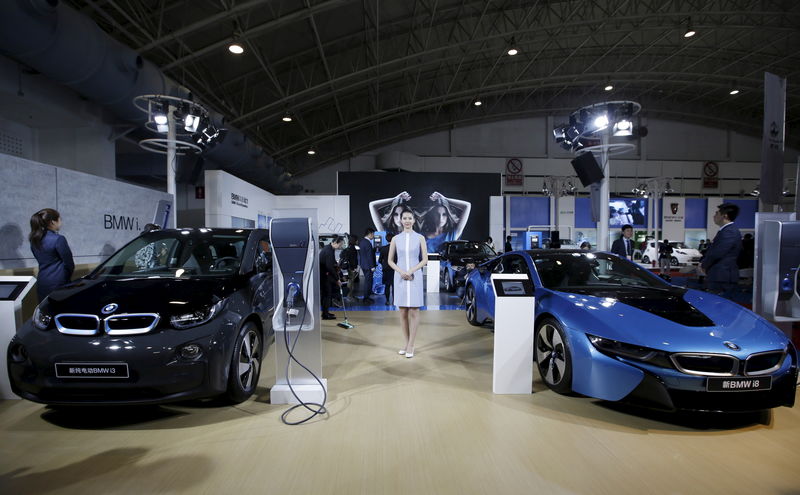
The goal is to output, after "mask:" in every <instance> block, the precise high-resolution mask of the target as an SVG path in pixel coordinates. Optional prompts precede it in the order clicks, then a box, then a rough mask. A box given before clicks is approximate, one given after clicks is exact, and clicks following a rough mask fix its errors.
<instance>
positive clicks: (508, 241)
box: [503, 235, 513, 253]
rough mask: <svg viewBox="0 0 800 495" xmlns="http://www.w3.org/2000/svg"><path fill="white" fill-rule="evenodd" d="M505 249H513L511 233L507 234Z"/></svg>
mask: <svg viewBox="0 0 800 495" xmlns="http://www.w3.org/2000/svg"><path fill="white" fill-rule="evenodd" d="M503 251H505V252H506V253H507V252H509V251H513V249H512V248H511V236H510V235H507V236H506V243H505V245H504V246H503Z"/></svg>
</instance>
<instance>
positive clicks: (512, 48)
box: [506, 37, 519, 57]
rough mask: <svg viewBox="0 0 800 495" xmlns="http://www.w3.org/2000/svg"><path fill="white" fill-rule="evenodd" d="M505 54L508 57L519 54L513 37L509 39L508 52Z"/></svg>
mask: <svg viewBox="0 0 800 495" xmlns="http://www.w3.org/2000/svg"><path fill="white" fill-rule="evenodd" d="M506 53H508V55H509V56H511V57H513V56H514V55H516V54H517V53H519V49H518V48H517V40H516V38H514V37H512V38H511V43H509V44H508V51H507V52H506Z"/></svg>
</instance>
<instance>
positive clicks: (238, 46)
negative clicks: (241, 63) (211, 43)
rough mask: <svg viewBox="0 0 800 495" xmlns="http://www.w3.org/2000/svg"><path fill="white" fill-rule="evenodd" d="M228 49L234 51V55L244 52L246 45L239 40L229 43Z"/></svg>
mask: <svg viewBox="0 0 800 495" xmlns="http://www.w3.org/2000/svg"><path fill="white" fill-rule="evenodd" d="M228 51H229V52H231V53H233V54H234V55H241V54H242V53H244V47H243V46H242V44H241V43H239V42H238V41H234V42H233V43H231V44H230V45H228Z"/></svg>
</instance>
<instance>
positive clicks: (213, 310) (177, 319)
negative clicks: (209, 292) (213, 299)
mask: <svg viewBox="0 0 800 495" xmlns="http://www.w3.org/2000/svg"><path fill="white" fill-rule="evenodd" d="M224 302H225V300H224V299H223V300H221V301H219V302H217V303H216V304H211V305H209V306H205V307H203V308H200V309H197V310H195V311H192V312H191V313H184V314H181V315H175V316H173V317H171V318H170V319H169V321H170V323H171V324H172V326H173V327H174V328H177V329H178V330H185V329H187V328H192V327H196V326H198V325H203V324H205V323H208V322H209V321H211V320H213V319H214V317H215V316H217V315H218V314H220V313H221V312H222V305H223V303H224Z"/></svg>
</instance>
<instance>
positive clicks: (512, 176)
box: [506, 158, 525, 186]
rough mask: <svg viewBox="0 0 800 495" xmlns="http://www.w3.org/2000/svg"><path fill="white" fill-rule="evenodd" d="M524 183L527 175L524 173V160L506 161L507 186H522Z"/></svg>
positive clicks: (510, 159) (511, 159)
mask: <svg viewBox="0 0 800 495" xmlns="http://www.w3.org/2000/svg"><path fill="white" fill-rule="evenodd" d="M524 181H525V174H524V173H523V172H522V160H520V159H519V158H509V159H508V160H507V161H506V185H507V186H521V185H522V183H523V182H524Z"/></svg>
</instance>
